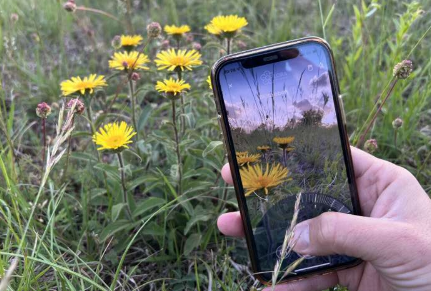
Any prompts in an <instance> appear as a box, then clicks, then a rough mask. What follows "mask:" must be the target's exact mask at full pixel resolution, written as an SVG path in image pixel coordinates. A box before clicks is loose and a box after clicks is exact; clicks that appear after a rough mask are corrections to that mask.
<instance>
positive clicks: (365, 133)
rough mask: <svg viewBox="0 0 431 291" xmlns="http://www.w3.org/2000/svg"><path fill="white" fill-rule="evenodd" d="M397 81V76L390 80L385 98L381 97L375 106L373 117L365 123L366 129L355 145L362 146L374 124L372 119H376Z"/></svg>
mask: <svg viewBox="0 0 431 291" xmlns="http://www.w3.org/2000/svg"><path fill="white" fill-rule="evenodd" d="M397 82H398V78H396V79H394V81H393V82H392V84H391V86H390V88H389V90H388V93H386V96H385V98H384V99H383V101H382V103H381V104H380V106H379V107H378V108H377V110H376V112H375V113H374V115H373V118H372V119H371V120H370V121H369V123H368V124H367V127H366V129H365V130H364V132H363V133H362V134H361V135H360V137H359V140H358V142H357V143H356V146H357V147H362V145H363V144H364V141H365V138H366V137H367V134H368V132H369V131H370V129H371V127H372V126H373V124H374V121H376V118H377V115H379V113H380V111H382V108H383V105H385V103H386V101H387V100H388V98H389V97H390V96H391V94H392V91H393V90H394V88H395V85H396V84H397Z"/></svg>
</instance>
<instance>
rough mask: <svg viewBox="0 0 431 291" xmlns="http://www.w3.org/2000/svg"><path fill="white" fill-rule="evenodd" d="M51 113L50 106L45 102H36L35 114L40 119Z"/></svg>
mask: <svg viewBox="0 0 431 291" xmlns="http://www.w3.org/2000/svg"><path fill="white" fill-rule="evenodd" d="M50 114H51V106H49V105H48V104H46V103H45V102H42V103H39V104H37V107H36V115H37V116H39V117H40V118H42V119H46V118H47V117H48V115H50Z"/></svg>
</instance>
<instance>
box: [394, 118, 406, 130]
mask: <svg viewBox="0 0 431 291" xmlns="http://www.w3.org/2000/svg"><path fill="white" fill-rule="evenodd" d="M403 123H404V122H403V120H402V119H401V118H399V117H398V118H395V119H394V121H392V126H393V128H394V129H398V128H401V127H402V126H403Z"/></svg>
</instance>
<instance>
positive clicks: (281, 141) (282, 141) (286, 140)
mask: <svg viewBox="0 0 431 291" xmlns="http://www.w3.org/2000/svg"><path fill="white" fill-rule="evenodd" d="M294 140H295V137H294V136H288V137H274V139H273V141H274V142H275V143H277V144H278V146H279V147H281V148H286V147H287V145H288V144H290V143H291V142H293V141H294ZM288 149H290V150H293V148H288Z"/></svg>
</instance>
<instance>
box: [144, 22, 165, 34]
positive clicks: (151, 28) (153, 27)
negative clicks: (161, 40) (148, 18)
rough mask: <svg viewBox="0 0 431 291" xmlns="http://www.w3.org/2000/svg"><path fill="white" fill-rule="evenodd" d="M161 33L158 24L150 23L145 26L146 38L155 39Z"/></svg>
mask: <svg viewBox="0 0 431 291" xmlns="http://www.w3.org/2000/svg"><path fill="white" fill-rule="evenodd" d="M161 32H162V27H161V26H160V23H158V22H151V23H150V24H148V25H147V33H148V37H152V38H156V37H158V36H159V35H160V33H161Z"/></svg>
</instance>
